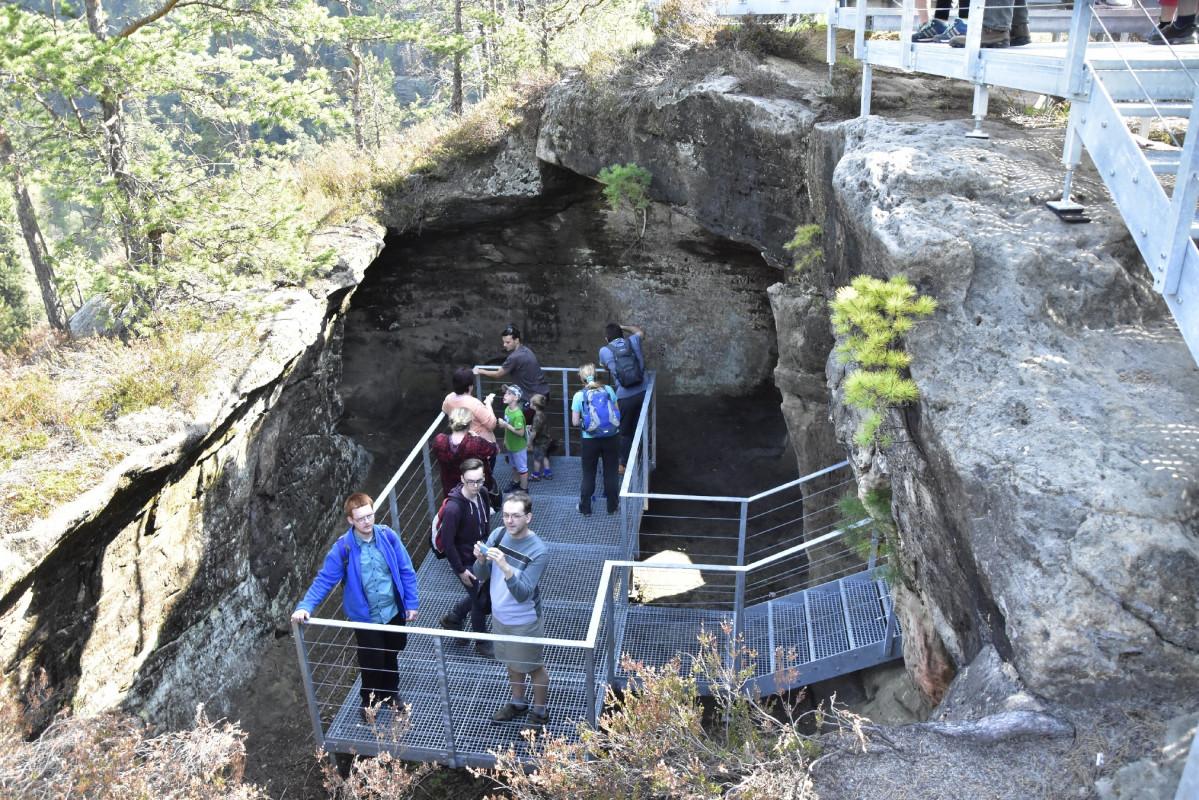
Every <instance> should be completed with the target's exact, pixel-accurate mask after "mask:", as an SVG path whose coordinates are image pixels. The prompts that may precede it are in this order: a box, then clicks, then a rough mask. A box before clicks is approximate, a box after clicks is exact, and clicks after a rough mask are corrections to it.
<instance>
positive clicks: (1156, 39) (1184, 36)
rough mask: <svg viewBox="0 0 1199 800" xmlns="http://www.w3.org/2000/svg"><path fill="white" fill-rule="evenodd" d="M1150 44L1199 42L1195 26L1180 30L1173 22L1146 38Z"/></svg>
mask: <svg viewBox="0 0 1199 800" xmlns="http://www.w3.org/2000/svg"><path fill="white" fill-rule="evenodd" d="M1145 41H1146V42H1148V43H1149V44H1169V45H1175V44H1195V43H1197V42H1199V36H1197V35H1196V28H1195V26H1194V25H1188V26H1186V27H1185V28H1179V27H1178V26H1177V25H1175V24H1174V23H1173V22H1171V23H1170V24H1169V25H1166V26H1165V27H1163V28H1162V29H1161V30H1157V31H1154V32H1153V33H1151V34H1149V35H1148V36H1146V37H1145Z"/></svg>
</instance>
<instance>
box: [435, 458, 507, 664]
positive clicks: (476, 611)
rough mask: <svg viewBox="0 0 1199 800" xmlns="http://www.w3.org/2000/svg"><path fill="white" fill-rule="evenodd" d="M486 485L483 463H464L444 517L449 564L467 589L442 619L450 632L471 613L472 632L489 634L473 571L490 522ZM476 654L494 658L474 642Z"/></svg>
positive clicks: (488, 647) (486, 645)
mask: <svg viewBox="0 0 1199 800" xmlns="http://www.w3.org/2000/svg"><path fill="white" fill-rule="evenodd" d="M483 481H484V470H483V462H482V461H480V460H479V459H477V458H468V459H466V460H465V461H463V462H462V484H461V485H459V486H456V487H454V489H453V490H452V491H451V492H450V494H449V496H448V498H447V499H446V506H445V510H444V511H443V512H442V515H441V544H442V546H443V547H444V548H445V557H446V560H447V561H448V562H449V564H450V569H452V570H453V571H454V574H455V575H457V576H458V580H460V581H461V582H462V586H463V587H464V588H465V589H466V597H464V598H462V600H460V601H459V602H458V604H457V605H455V606H454V607H453V608H452V609H451V610H450V613H448V614H446V615H445V616H444V617H442V618H441V626H442V627H443V628H449V629H450V630H455V631H457V630H461V629H462V621H463V620H464V619H465V618H466V615H467V614H468V613H469V614H470V626H471V630H473V631H474V632H475V633H487V615H486V614H485V613H483V597H482V595H481V594H480V593H479V587H480V585H481V583H480V581H479V579H478V578H476V577H475V575H474V573H472V572H471V571H470V567H471V565H472V564H474V560H475V552H474V550H475V542H478V541H483V540H485V539H486V538H487V529H488V527H489V524H490V521H491V508H490V507H489V506H488V504H487V501H486V499H484V497H483V496H482V489H483ZM475 652H476V653H478V654H479V655H481V656H483V657H484V658H491V657H492V656H494V655H495V651H494V650H493V648H492V645H491V642H482V641H479V642H475Z"/></svg>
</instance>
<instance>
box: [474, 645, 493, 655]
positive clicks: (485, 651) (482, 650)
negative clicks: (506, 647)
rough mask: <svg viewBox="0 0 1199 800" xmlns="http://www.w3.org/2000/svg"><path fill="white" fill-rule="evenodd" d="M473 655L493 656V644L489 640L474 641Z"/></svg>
mask: <svg viewBox="0 0 1199 800" xmlns="http://www.w3.org/2000/svg"><path fill="white" fill-rule="evenodd" d="M475 655H477V656H479V657H480V658H495V645H493V644H492V643H491V642H475Z"/></svg>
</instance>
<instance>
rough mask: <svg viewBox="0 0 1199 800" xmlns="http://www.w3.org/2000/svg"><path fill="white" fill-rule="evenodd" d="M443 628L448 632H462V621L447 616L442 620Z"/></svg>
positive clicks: (452, 616)
mask: <svg viewBox="0 0 1199 800" xmlns="http://www.w3.org/2000/svg"><path fill="white" fill-rule="evenodd" d="M441 627H443V628H445V629H446V630H447V631H460V630H462V620H460V619H458V618H457V617H455V616H454V615H453V614H446V615H445V616H444V617H442V618H441Z"/></svg>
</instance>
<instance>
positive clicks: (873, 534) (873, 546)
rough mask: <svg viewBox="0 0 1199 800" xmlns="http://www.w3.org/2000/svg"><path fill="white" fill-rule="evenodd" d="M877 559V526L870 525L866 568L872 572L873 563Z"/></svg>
mask: <svg viewBox="0 0 1199 800" xmlns="http://www.w3.org/2000/svg"><path fill="white" fill-rule="evenodd" d="M877 560H878V528H876V527H874V526H871V528H870V559H869V560H868V561H867V562H866V568H867V569H869V570H870V572H871V574H873V573H874V564H875V562H876V561H877Z"/></svg>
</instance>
